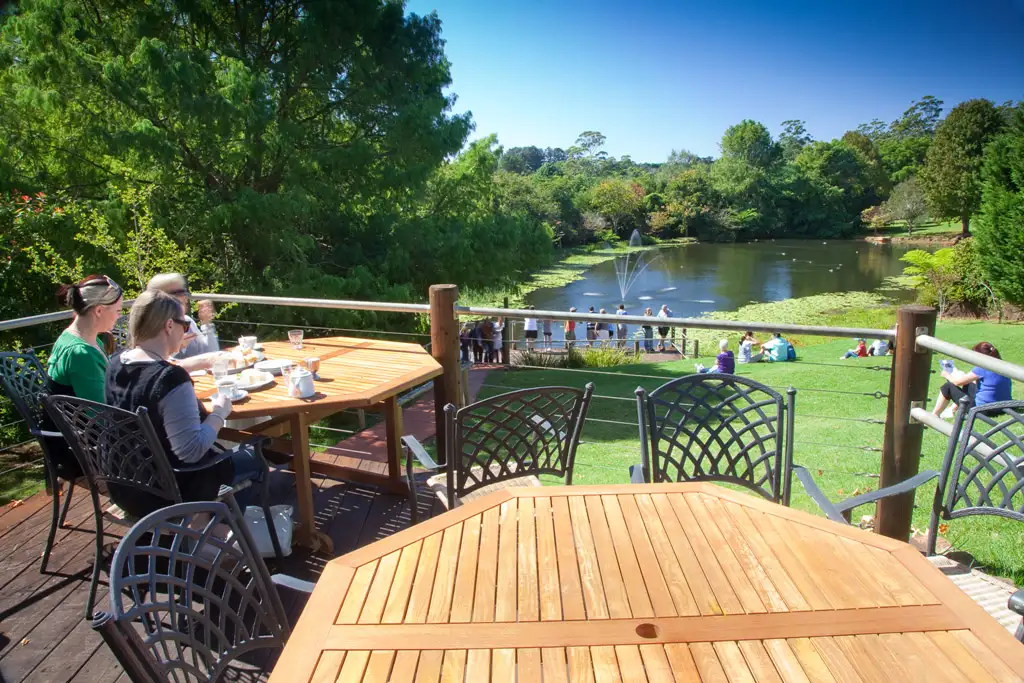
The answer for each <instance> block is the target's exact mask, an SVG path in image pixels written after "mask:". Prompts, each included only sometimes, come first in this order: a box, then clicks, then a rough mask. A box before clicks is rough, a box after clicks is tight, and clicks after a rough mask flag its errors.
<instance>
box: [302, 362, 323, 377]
mask: <svg viewBox="0 0 1024 683" xmlns="http://www.w3.org/2000/svg"><path fill="white" fill-rule="evenodd" d="M302 364H303V365H305V366H306V369H307V370H309V371H310V372H311V373H313V377H314V378H318V377H319V375H317V373H318V372H319V371H320V359H319V358H307V359H306V360H304V361H302Z"/></svg>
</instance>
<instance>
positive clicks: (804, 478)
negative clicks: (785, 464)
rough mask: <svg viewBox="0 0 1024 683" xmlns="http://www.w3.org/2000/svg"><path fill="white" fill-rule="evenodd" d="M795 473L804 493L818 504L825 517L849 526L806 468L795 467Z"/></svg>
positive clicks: (847, 521)
mask: <svg viewBox="0 0 1024 683" xmlns="http://www.w3.org/2000/svg"><path fill="white" fill-rule="evenodd" d="M793 473H794V474H795V475H796V478H797V479H799V480H800V485H801V486H803V487H804V491H806V492H807V495H809V496H810V497H811V499H812V500H813V501H814V502H815V503H817V504H818V507H819V508H821V511H822V512H824V513H825V516H826V517H828V518H829V519H831V520H832V521H833V522H839V523H840V524H849V523H850V522H849V520H847V519H846V517H844V516H843V513H842V512H841V511H840V510H839V508H837V507H836V506H835V505H834V504H833V503H832V501H831V500H829V499H828V496H826V495H825V494H824V492H822V490H821V489H820V488H818V484H817V483H816V482H815V481H814V477H812V476H811V473H810V472H809V471H808V470H807V468H806V467H803V466H801V465H793Z"/></svg>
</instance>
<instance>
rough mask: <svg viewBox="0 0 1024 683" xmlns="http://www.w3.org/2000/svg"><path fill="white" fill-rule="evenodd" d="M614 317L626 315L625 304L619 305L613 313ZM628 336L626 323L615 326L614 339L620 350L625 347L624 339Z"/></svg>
mask: <svg viewBox="0 0 1024 683" xmlns="http://www.w3.org/2000/svg"><path fill="white" fill-rule="evenodd" d="M615 315H626V304H619V308H618V310H616V311H615ZM628 335H629V325H627V324H626V323H616V324H615V339H616V340H617V341H616V345H617V346H618V347H619V348H620V349H621V348H624V347H625V346H626V337H627V336H628Z"/></svg>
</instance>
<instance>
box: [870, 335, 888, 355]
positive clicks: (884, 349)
mask: <svg viewBox="0 0 1024 683" xmlns="http://www.w3.org/2000/svg"><path fill="white" fill-rule="evenodd" d="M890 350H891V347H890V346H889V342H887V341H885V340H884V339H876V340H875V341H873V342H871V346H869V347H868V355H869V356H886V355H888V354H889V351H890Z"/></svg>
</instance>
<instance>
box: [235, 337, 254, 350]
mask: <svg viewBox="0 0 1024 683" xmlns="http://www.w3.org/2000/svg"><path fill="white" fill-rule="evenodd" d="M254 346H256V337H255V336H245V337H239V338H238V347H239V348H240V349H241V350H242V352H243V353H244V352H245V351H252V349H253V347H254Z"/></svg>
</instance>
